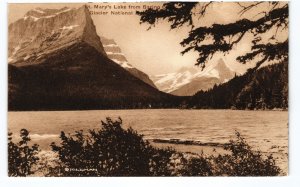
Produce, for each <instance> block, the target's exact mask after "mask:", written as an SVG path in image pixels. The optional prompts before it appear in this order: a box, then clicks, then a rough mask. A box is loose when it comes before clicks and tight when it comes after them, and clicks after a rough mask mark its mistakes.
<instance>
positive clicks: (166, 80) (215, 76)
mask: <svg viewBox="0 0 300 187" xmlns="http://www.w3.org/2000/svg"><path fill="white" fill-rule="evenodd" d="M234 74H235V73H234V72H233V71H232V70H230V69H229V68H228V67H227V66H226V64H225V62H224V61H223V60H222V59H220V60H219V61H217V62H214V63H213V64H212V65H211V66H209V67H207V68H205V69H204V70H203V71H202V70H201V69H200V68H197V67H190V68H189V67H184V68H181V69H180V70H179V71H177V72H175V73H169V74H163V75H156V76H153V77H151V78H152V80H154V83H155V85H156V86H157V87H158V88H159V89H160V90H162V91H165V92H167V93H171V94H174V95H179V96H191V95H194V94H195V93H197V92H198V91H200V90H208V89H210V88H212V87H213V86H214V85H215V84H221V83H224V82H227V81H228V80H230V79H231V78H233V76H234Z"/></svg>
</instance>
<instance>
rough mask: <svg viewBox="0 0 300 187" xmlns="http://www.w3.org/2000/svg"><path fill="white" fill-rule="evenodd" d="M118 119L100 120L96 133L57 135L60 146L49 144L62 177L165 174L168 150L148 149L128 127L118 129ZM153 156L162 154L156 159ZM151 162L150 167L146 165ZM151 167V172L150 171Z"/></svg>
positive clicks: (144, 142)
mask: <svg viewBox="0 0 300 187" xmlns="http://www.w3.org/2000/svg"><path fill="white" fill-rule="evenodd" d="M121 124H122V120H121V119H119V120H117V121H112V120H111V119H110V118H107V119H106V122H104V121H102V128H101V129H100V130H98V131H97V130H90V131H89V134H88V135H86V136H85V135H84V134H83V132H82V131H77V132H76V133H75V135H74V136H67V135H65V133H64V132H61V135H60V138H61V144H60V146H58V145H55V144H54V143H53V144H52V145H51V146H52V149H53V151H55V152H58V154H59V159H60V161H61V162H62V163H63V167H64V168H63V169H61V171H62V172H63V173H62V175H63V176H148V175H150V173H152V174H153V175H162V174H165V173H166V171H164V170H163V169H162V168H161V167H163V166H164V165H165V163H166V160H167V158H168V154H169V152H172V150H159V149H155V148H153V147H151V146H150V144H149V142H147V141H144V140H143V136H142V135H139V134H137V132H136V131H134V130H133V129H132V128H129V129H127V130H125V129H123V128H122V127H121ZM157 155H162V156H161V157H160V158H159V159H157ZM150 161H151V164H149V162H150ZM150 166H152V167H153V168H154V169H152V170H151V169H150ZM150 171H151V172H150Z"/></svg>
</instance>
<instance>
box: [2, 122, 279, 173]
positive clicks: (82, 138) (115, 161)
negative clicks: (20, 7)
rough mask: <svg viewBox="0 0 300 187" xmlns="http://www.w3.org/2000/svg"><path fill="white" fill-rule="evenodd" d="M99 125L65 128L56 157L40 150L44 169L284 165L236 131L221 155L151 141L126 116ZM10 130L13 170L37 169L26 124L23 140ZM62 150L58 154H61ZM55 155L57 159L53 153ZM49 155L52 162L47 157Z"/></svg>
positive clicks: (264, 168)
mask: <svg viewBox="0 0 300 187" xmlns="http://www.w3.org/2000/svg"><path fill="white" fill-rule="evenodd" d="M101 123H102V127H101V129H100V130H90V131H89V132H88V133H87V134H84V133H83V131H76V132H75V134H74V135H70V134H69V135H66V134H65V133H64V132H61V135H60V139H61V142H60V143H59V144H58V145H56V144H55V143H52V144H51V146H52V150H53V151H54V152H52V154H48V155H50V156H51V158H52V161H49V160H48V159H47V158H46V157H47V156H46V157H45V158H44V157H42V156H41V161H40V162H38V164H37V165H38V166H36V168H38V169H39V170H40V171H39V172H40V173H43V171H45V170H47V173H46V174H45V175H46V176H275V175H279V174H280V172H281V170H280V168H279V167H278V166H276V164H275V160H274V158H273V157H272V155H269V156H267V157H265V156H263V155H262V154H261V152H260V151H254V150H253V149H252V147H251V146H249V145H248V143H247V142H246V141H245V139H244V138H242V137H241V135H240V133H238V132H236V137H237V138H236V140H230V142H229V143H228V144H226V145H225V147H224V149H225V150H227V151H228V152H229V153H228V154H219V155H218V156H213V155H204V154H203V153H202V154H192V153H183V152H178V151H175V150H174V149H172V148H167V149H162V148H156V147H153V146H151V145H150V143H149V142H148V141H146V140H144V139H143V135H140V134H138V133H137V132H136V131H134V130H133V129H132V128H129V129H123V128H122V127H121V125H122V120H121V119H120V118H119V120H116V121H112V120H111V119H110V118H107V119H106V121H101ZM11 136H12V134H11V133H10V134H9V143H8V149H9V176H27V175H30V174H33V170H32V166H33V165H36V162H37V160H39V158H38V157H37V153H38V151H39V150H38V146H37V145H33V146H32V147H30V146H28V142H29V141H30V138H29V133H28V131H27V130H25V129H22V130H21V141H20V142H19V144H15V143H13V142H12V137H11ZM56 156H57V157H56ZM53 157H55V159H53ZM48 161H49V162H48Z"/></svg>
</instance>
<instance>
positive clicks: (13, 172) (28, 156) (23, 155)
mask: <svg viewBox="0 0 300 187" xmlns="http://www.w3.org/2000/svg"><path fill="white" fill-rule="evenodd" d="M20 137H21V140H20V141H19V143H14V142H13V141H12V133H8V175H9V176H12V177H15V176H20V177H25V176H28V175H31V174H33V173H34V172H33V171H32V167H33V166H34V165H35V164H36V162H37V161H38V160H39V158H38V157H37V154H38V152H39V148H38V145H37V144H34V145H32V146H29V145H28V143H29V142H30V140H31V139H30V137H29V132H28V131H27V130H26V129H21V131H20Z"/></svg>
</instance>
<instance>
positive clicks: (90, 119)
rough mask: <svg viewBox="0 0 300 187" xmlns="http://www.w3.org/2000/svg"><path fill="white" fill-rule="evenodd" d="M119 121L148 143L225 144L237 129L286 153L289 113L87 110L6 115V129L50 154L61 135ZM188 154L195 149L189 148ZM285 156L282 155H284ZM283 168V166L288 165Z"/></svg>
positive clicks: (264, 147)
mask: <svg viewBox="0 0 300 187" xmlns="http://www.w3.org/2000/svg"><path fill="white" fill-rule="evenodd" d="M119 116H120V117H121V118H122V120H123V124H124V127H125V128H128V127H132V128H133V129H135V130H137V131H138V133H141V134H144V135H145V138H146V139H164V140H165V139H180V140H194V141H199V142H201V143H219V144H223V143H228V141H229V140H230V139H232V138H234V137H235V130H236V131H238V132H240V133H241V135H242V136H243V137H244V138H245V139H246V141H247V142H248V143H249V144H250V145H251V146H253V148H254V149H259V150H261V151H262V152H267V153H275V154H280V155H281V157H286V158H284V160H287V154H288V112H287V111H241V110H178V109H138V110H88V111H38V112H36V111H35V112H8V128H9V131H10V132H13V133H14V135H15V136H16V135H18V132H19V131H20V129H22V128H26V129H27V130H29V131H30V135H31V138H32V140H33V142H36V143H38V144H40V146H41V148H42V149H49V144H50V143H51V142H52V141H58V135H59V134H60V131H65V132H68V133H73V132H74V131H75V130H84V131H87V130H88V129H97V128H100V124H101V120H105V118H106V117H111V118H112V119H116V118H118V117H119ZM190 147H191V150H188V151H190V152H193V147H195V146H190ZM282 155H284V156H282ZM286 165H287V164H286Z"/></svg>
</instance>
